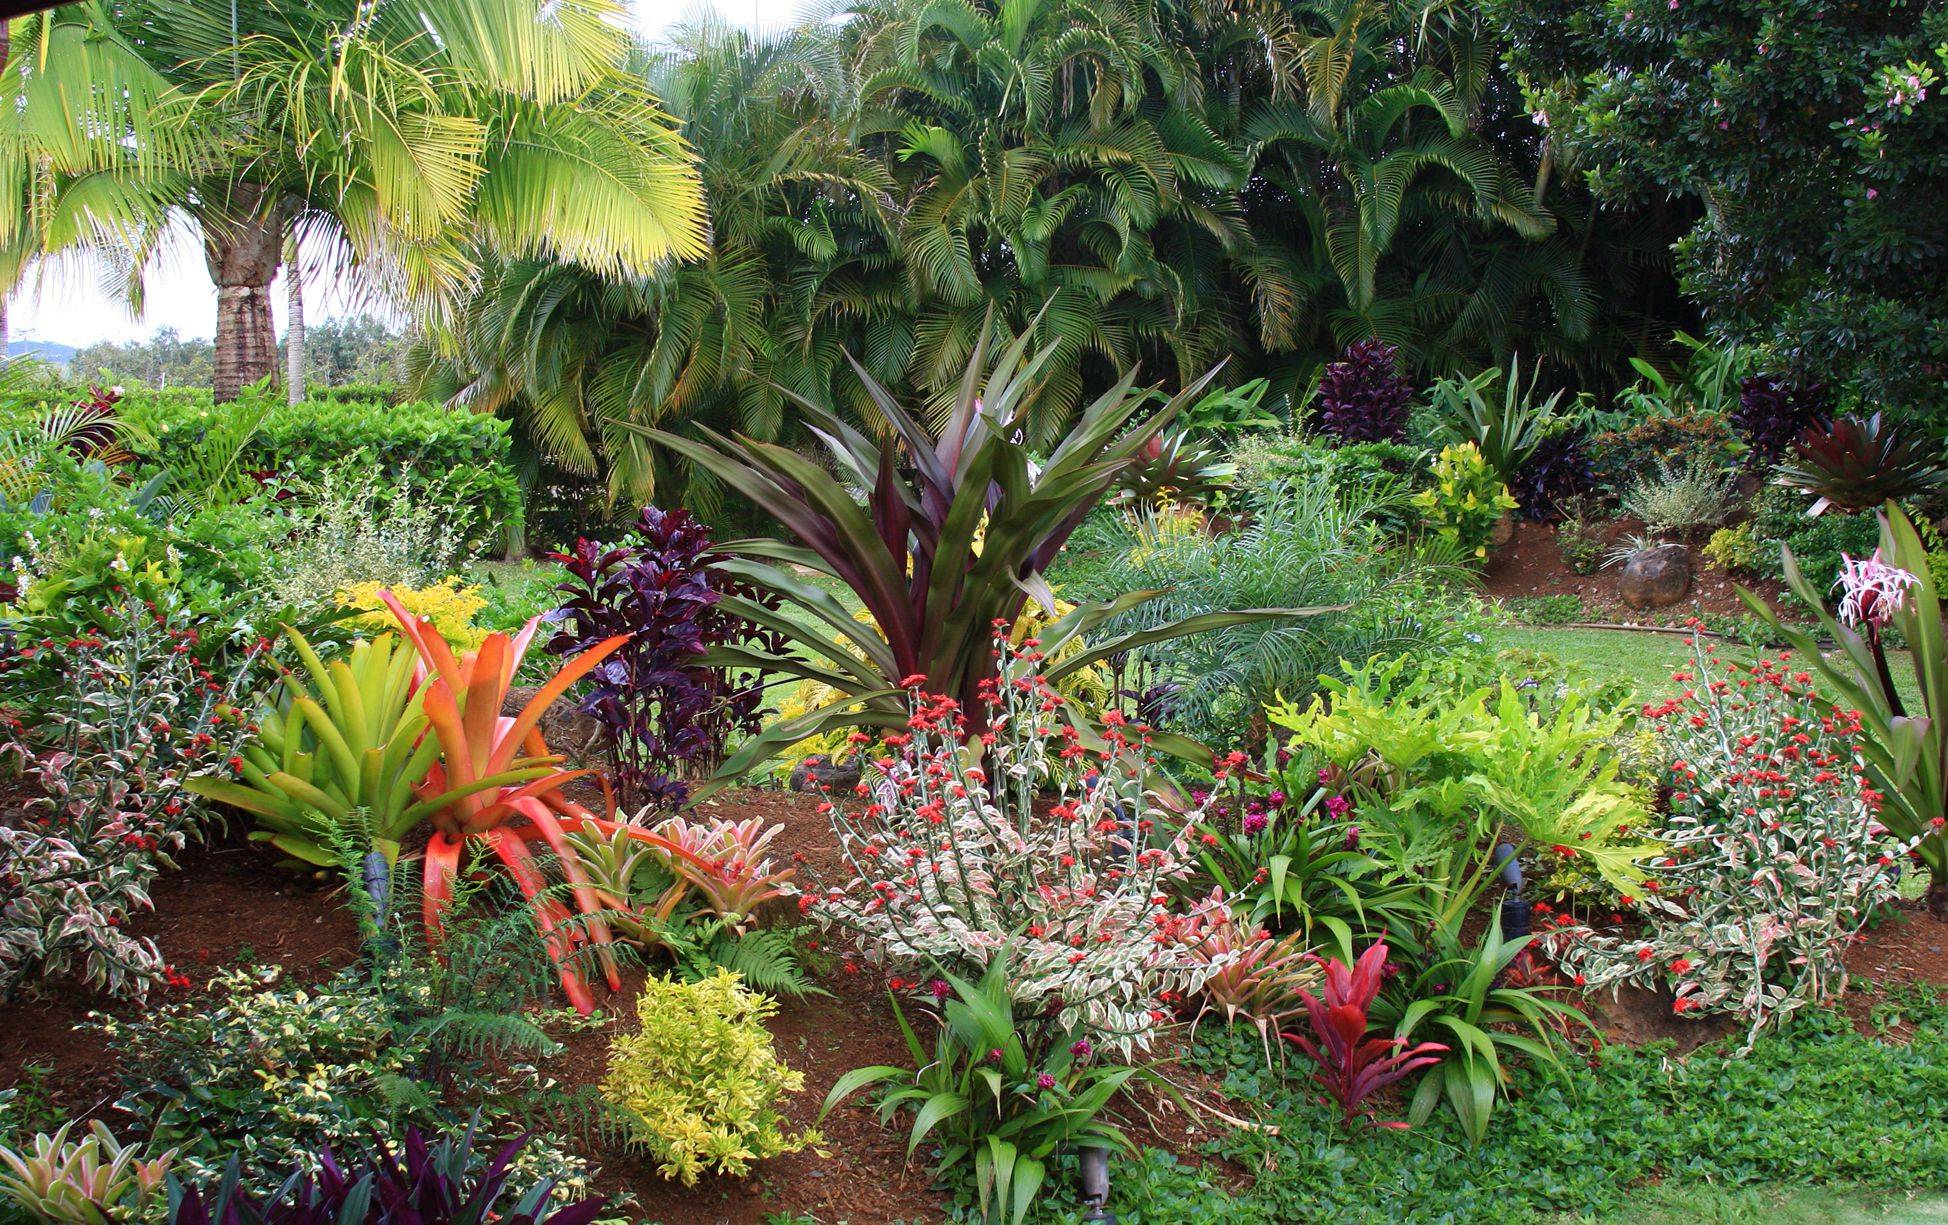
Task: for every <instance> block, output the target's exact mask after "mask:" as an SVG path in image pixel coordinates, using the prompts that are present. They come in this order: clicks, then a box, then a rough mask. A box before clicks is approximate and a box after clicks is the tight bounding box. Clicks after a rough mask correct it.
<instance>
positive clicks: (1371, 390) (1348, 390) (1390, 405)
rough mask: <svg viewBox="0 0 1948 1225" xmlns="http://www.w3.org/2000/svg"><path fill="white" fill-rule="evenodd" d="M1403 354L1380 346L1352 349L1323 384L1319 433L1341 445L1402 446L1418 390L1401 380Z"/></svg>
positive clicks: (1364, 342)
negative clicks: (1399, 359) (1409, 409)
mask: <svg viewBox="0 0 1948 1225" xmlns="http://www.w3.org/2000/svg"><path fill="white" fill-rule="evenodd" d="M1398 355H1399V350H1397V349H1395V348H1394V347H1393V346H1392V345H1390V344H1386V343H1385V342H1383V341H1379V340H1362V341H1360V342H1358V343H1357V344H1353V345H1350V346H1348V347H1347V349H1346V352H1344V353H1342V354H1341V355H1340V358H1339V360H1338V361H1336V362H1334V363H1332V364H1331V365H1329V366H1327V367H1326V372H1325V374H1324V375H1323V376H1322V377H1321V378H1320V380H1319V430H1320V432H1321V433H1324V434H1330V435H1332V436H1333V437H1335V438H1337V439H1339V440H1340V441H1341V442H1398V441H1400V440H1401V439H1402V438H1405V437H1406V436H1407V406H1408V405H1409V404H1410V403H1411V402H1412V400H1413V398H1414V389H1413V387H1412V385H1411V384H1409V383H1408V382H1407V380H1405V379H1403V378H1401V377H1400V375H1399V373H1398V370H1397V367H1396V358H1397V357H1398Z"/></svg>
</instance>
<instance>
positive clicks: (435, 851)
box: [381, 592, 691, 1015]
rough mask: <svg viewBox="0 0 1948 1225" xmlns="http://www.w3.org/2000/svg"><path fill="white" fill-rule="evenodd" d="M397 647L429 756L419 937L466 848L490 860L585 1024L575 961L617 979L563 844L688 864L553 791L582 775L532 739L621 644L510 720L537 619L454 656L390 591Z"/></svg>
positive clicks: (584, 874) (556, 680)
mask: <svg viewBox="0 0 1948 1225" xmlns="http://www.w3.org/2000/svg"><path fill="white" fill-rule="evenodd" d="M381 598H382V599H383V600H384V601H385V603H386V606H387V607H388V608H390V609H391V610H392V613H393V616H394V617H396V618H397V619H398V621H399V625H400V628H401V629H402V630H403V631H404V633H405V635H406V639H407V641H409V642H411V643H412V644H413V647H414V649H415V650H416V651H417V652H418V653H419V658H420V665H421V669H420V671H421V675H420V682H419V683H420V686H421V688H422V690H423V694H422V696H421V698H420V704H421V709H422V710H423V711H424V713H425V717H426V722H427V725H428V729H429V730H428V735H429V736H430V738H431V739H432V740H433V741H434V742H435V743H436V744H437V746H438V751H437V753H436V754H435V756H434V760H433V763H432V765H431V766H430V767H429V768H428V770H427V772H426V777H425V779H424V781H422V782H421V783H420V785H419V790H420V793H421V795H422V796H423V797H427V798H438V799H439V800H440V805H439V807H437V808H435V809H434V810H433V811H432V812H430V813H429V814H427V815H428V819H429V820H430V821H431V823H432V825H433V827H434V828H433V835H432V837H431V838H430V839H429V840H428V841H427V844H426V851H425V870H424V876H425V883H424V886H423V890H422V905H423V908H424V918H425V923H426V931H427V934H428V936H430V937H432V938H434V939H435V940H437V939H438V937H439V933H440V919H441V916H442V914H443V913H444V912H445V910H446V908H447V907H448V905H449V904H450V903H451V901H452V898H453V888H454V881H455V879H456V877H457V876H458V875H459V871H460V867H461V861H462V859H463V858H464V857H465V856H466V854H467V851H468V849H469V848H470V847H473V848H477V849H481V850H485V851H486V852H488V853H490V854H492V855H493V856H494V857H495V858H496V859H498V860H499V861H500V863H501V865H502V866H503V867H504V868H505V869H506V870H507V872H508V874H509V875H510V876H511V877H512V878H513V879H514V882H515V884H516V885H517V886H519V888H520V890H521V892H522V893H523V894H524V895H525V896H526V897H527V898H528V899H529V901H530V902H531V903H532V905H533V908H534V915H535V920H536V922H537V923H538V924H539V925H540V927H541V930H542V931H543V933H544V934H545V935H546V937H547V941H548V950H549V954H550V955H551V956H552V957H553V958H554V960H555V963H556V965H557V967H558V968H559V970H560V974H561V983H562V988H563V990H564V991H565V992H566V993H567V995H568V999H569V1001H570V1002H571V1003H572V1004H574V1005H575V1007H576V1009H577V1010H578V1011H580V1012H582V1013H583V1014H584V1015H586V1014H587V1013H590V1012H592V1011H594V1009H595V999H594V996H593V995H592V994H591V993H590V991H589V987H588V983H587V981H586V980H585V979H584V978H583V975H582V971H581V968H580V963H581V961H582V960H583V958H582V956H581V954H582V952H584V951H586V952H588V953H589V954H591V955H592V956H593V958H594V959H595V961H596V962H597V963H598V964H599V965H600V966H601V968H602V970H603V974H604V976H605V977H606V978H607V980H608V982H609V985H610V988H611V989H620V987H621V975H620V972H619V968H618V966H617V964H616V960H615V957H614V955H613V954H612V952H611V950H610V948H609V945H610V938H611V937H610V931H609V923H608V919H607V916H606V905H605V898H604V894H603V892H602V891H601V890H600V889H598V888H597V886H596V884H595V882H594V881H593V880H592V879H591V878H590V876H589V873H588V871H587V868H586V866H585V865H584V864H583V863H582V861H581V858H580V856H579V855H578V854H577V852H576V847H575V844H574V843H572V842H571V841H569V838H568V835H569V834H570V833H573V832H579V831H593V832H595V833H597V834H603V835H614V834H616V833H618V832H622V833H626V835H627V836H628V837H631V838H635V839H638V840H640V841H642V842H645V843H647V844H649V845H651V846H653V847H656V848H658V849H660V850H662V851H663V852H665V853H666V854H669V855H672V856H676V857H679V858H683V859H688V858H691V854H690V852H689V851H687V850H685V849H684V848H682V847H680V846H678V845H676V844H675V843H673V842H671V841H670V840H669V839H667V838H663V837H660V836H658V835H656V834H654V833H652V832H650V831H649V830H647V829H644V828H642V827H640V826H635V825H630V824H627V823H623V822H617V821H613V820H609V819H605V818H602V817H598V816H596V815H595V814H594V813H592V812H590V811H589V810H588V809H586V808H584V807H582V806H581V805H580V804H577V803H575V802H574V801H572V800H570V799H569V798H568V797H567V796H566V795H564V794H563V793H562V789H561V788H562V784H564V783H566V782H568V781H569V780H570V779H573V778H575V777H578V776H579V775H580V774H582V773H585V771H574V770H560V769H555V768H553V767H555V766H557V765H558V763H559V761H560V758H559V757H556V756H555V755H553V754H551V753H550V752H549V751H548V745H547V742H546V741H544V740H543V739H542V738H541V731H540V723H541V717H542V715H543V714H545V713H546V712H547V710H548V707H549V706H551V705H553V704H554V703H555V702H556V701H558V700H559V699H560V698H561V697H562V695H563V694H565V693H566V692H567V691H568V690H569V688H570V687H571V686H573V685H574V684H575V682H576V681H578V680H580V679H581V678H582V677H584V676H586V675H587V674H588V673H589V672H590V671H591V670H592V669H593V668H595V667H596V666H597V665H598V664H600V663H601V662H602V661H603V660H604V659H606V658H608V657H609V656H610V655H611V654H613V653H614V651H615V650H616V649H617V648H618V647H620V646H621V645H622V643H623V639H622V638H620V637H616V638H609V639H606V640H604V641H602V642H600V643H597V644H596V645H595V646H593V647H591V648H589V649H588V650H586V651H584V652H582V653H581V654H580V655H578V656H576V657H575V658H574V659H572V660H570V661H568V662H567V663H566V664H564V665H563V666H562V668H561V669H560V670H559V671H558V672H556V673H555V675H554V676H553V677H552V678H551V679H550V680H549V681H548V682H547V683H546V684H544V685H542V686H541V688H540V690H539V692H537V693H536V694H535V695H534V697H533V698H531V699H530V700H529V701H528V703H527V704H526V705H525V706H524V707H522V708H521V711H520V713H519V714H516V715H512V716H508V715H503V714H501V710H502V708H503V707H504V706H505V705H506V703H507V693H508V690H509V689H510V688H512V686H513V683H514V677H515V674H516V673H517V672H518V671H519V670H520V667H521V660H522V658H523V656H525V655H526V653H527V649H528V645H529V644H530V643H531V642H532V641H533V640H534V636H535V632H536V630H537V629H538V628H539V625H540V618H539V617H536V618H535V619H533V620H531V621H529V622H528V623H527V625H526V626H525V627H524V628H523V629H522V630H521V632H520V633H519V634H516V635H513V636H511V637H510V636H509V635H507V634H503V633H494V634H489V635H488V636H487V639H486V641H485V642H483V643H482V644H481V646H480V648H479V649H478V650H476V651H466V652H461V653H458V654H456V653H455V652H454V650H453V648H452V647H451V646H450V645H449V644H448V643H447V641H446V640H445V639H444V638H442V637H441V636H440V634H439V632H438V631H437V630H435V629H434V628H433V623H432V622H431V621H428V620H426V619H424V618H416V617H414V616H413V615H412V614H410V613H408V612H407V611H406V609H405V607H404V606H402V605H401V604H400V603H399V601H398V600H396V599H394V598H393V596H392V594H391V593H390V592H383V593H381ZM537 766H538V767H547V768H546V769H545V770H544V772H543V773H542V774H541V775H540V776H539V777H531V778H525V779H519V778H514V777H511V775H518V774H522V773H524V772H525V771H527V770H528V769H529V768H530V767H537ZM535 844H540V846H541V847H542V849H543V851H544V852H545V853H547V854H551V855H552V856H553V857H554V859H555V861H556V863H557V864H558V865H559V868H560V871H561V874H562V876H563V877H565V878H566V882H567V886H568V889H567V894H568V897H569V899H570V900H571V901H572V902H573V904H574V913H571V911H570V910H569V907H568V904H567V903H565V902H563V901H561V900H560V899H559V898H558V897H557V895H556V891H555V890H554V889H553V888H552V887H551V886H550V884H549V881H548V878H547V876H546V875H545V874H544V872H543V868H542V865H541V863H540V861H539V860H537V858H536V856H535V852H534V846H535Z"/></svg>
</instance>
